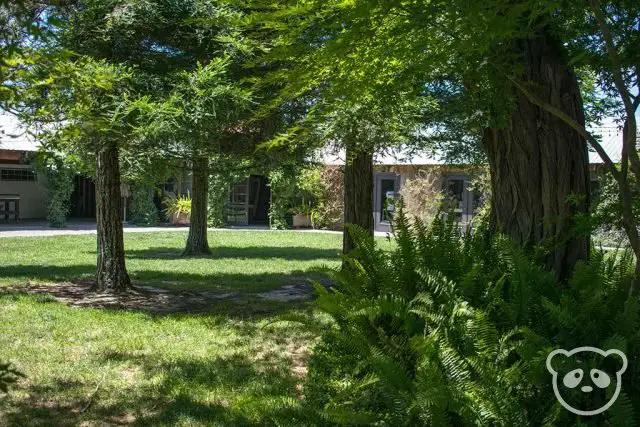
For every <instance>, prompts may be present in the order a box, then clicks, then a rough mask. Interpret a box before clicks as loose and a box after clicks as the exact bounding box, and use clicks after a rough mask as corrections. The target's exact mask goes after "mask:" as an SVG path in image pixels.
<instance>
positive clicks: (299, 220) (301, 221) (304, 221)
mask: <svg viewBox="0 0 640 427" xmlns="http://www.w3.org/2000/svg"><path fill="white" fill-rule="evenodd" d="M293 228H311V218H310V217H309V215H301V214H297V215H294V216H293Z"/></svg>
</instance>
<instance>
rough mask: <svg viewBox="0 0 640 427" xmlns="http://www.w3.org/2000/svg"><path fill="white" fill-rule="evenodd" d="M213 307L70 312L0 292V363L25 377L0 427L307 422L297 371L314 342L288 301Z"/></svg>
mask: <svg viewBox="0 0 640 427" xmlns="http://www.w3.org/2000/svg"><path fill="white" fill-rule="evenodd" d="M256 304H258V303H255V302H254V303H250V302H243V303H239V302H229V301H227V302H220V303H219V304H218V306H217V307H212V311H211V313H212V314H207V315H197V316H196V315H179V314H173V315H167V316H151V315H147V314H143V313H139V312H138V313H132V312H122V311H109V310H96V309H78V308H70V307H67V306H65V305H62V304H60V303H57V302H47V301H46V298H42V297H34V296H24V295H16V294H4V295H1V294H0V324H1V325H2V330H1V332H0V360H3V361H11V362H13V363H14V365H15V366H16V367H17V368H18V370H20V371H21V372H22V373H24V374H25V375H26V378H24V379H21V380H20V381H19V382H18V383H17V384H15V385H13V386H12V387H11V389H10V393H9V394H8V395H7V396H4V397H1V396H0V425H15V426H27V425H29V426H33V425H43V426H49V425H63V426H64V425H105V424H102V423H107V425H116V424H117V425H119V424H134V425H167V426H173V425H225V426H239V425H276V424H277V425H301V424H310V423H311V421H312V419H311V414H308V413H306V412H305V408H304V405H303V404H304V401H303V400H302V399H301V397H300V396H301V391H300V390H299V384H300V383H301V381H302V380H301V377H300V375H298V373H299V372H297V371H296V367H298V370H299V369H300V368H299V366H300V365H302V364H303V363H304V359H305V356H306V355H307V354H308V352H309V349H310V344H311V343H312V341H313V339H314V337H315V335H314V334H313V333H312V332H311V331H310V330H309V329H308V328H307V327H304V326H302V324H298V323H292V322H275V323H273V322H274V321H275V320H277V319H278V318H279V317H280V316H287V315H290V314H293V313H296V314H297V315H298V316H300V315H303V316H306V317H307V318H308V319H309V321H310V322H314V323H318V322H320V321H322V319H318V318H315V317H313V316H314V315H313V314H312V312H310V311H308V310H305V311H302V309H301V308H300V307H299V306H296V305H291V304H288V305H286V306H285V305H283V304H274V303H265V302H260V303H259V305H256Z"/></svg>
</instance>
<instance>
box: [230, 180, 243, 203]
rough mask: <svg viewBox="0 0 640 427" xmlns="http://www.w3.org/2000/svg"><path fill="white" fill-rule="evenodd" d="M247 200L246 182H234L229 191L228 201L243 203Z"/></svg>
mask: <svg viewBox="0 0 640 427" xmlns="http://www.w3.org/2000/svg"><path fill="white" fill-rule="evenodd" d="M246 202H247V182H246V181H244V182H242V183H240V184H234V185H233V186H232V187H231V191H230V192H229V203H235V204H240V203H242V204H244V203H246Z"/></svg>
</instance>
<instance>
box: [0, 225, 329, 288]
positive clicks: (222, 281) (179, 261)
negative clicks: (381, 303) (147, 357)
mask: <svg viewBox="0 0 640 427" xmlns="http://www.w3.org/2000/svg"><path fill="white" fill-rule="evenodd" d="M185 240H186V233H181V232H167V233H126V234H125V250H126V259H127V269H128V271H129V274H130V275H131V278H132V280H133V281H134V282H135V283H137V284H144V285H152V286H157V287H165V288H180V289H193V290H213V291H221V292H222V291H244V292H264V291H267V290H271V289H274V288H278V287H280V286H281V285H283V284H290V283H301V282H302V283H304V282H306V280H307V279H308V278H309V277H319V276H320V274H321V273H319V271H320V270H321V269H322V268H323V267H324V266H327V267H336V266H338V265H339V262H340V247H341V245H342V236H341V235H339V234H328V233H299V232H287V231H283V232H277V231H276V232H270V231H217V232H209V243H210V245H211V248H212V249H213V254H212V255H211V256H206V257H197V258H194V257H191V258H184V257H181V252H182V249H183V247H184V243H185ZM95 263H96V237H95V235H82V236H78V235H76V236H55V237H28V238H25V237H22V238H1V239H0V285H3V284H4V285H7V284H15V283H17V282H26V281H27V280H31V281H34V282H59V281H63V280H72V279H86V278H92V277H93V275H94V274H95Z"/></svg>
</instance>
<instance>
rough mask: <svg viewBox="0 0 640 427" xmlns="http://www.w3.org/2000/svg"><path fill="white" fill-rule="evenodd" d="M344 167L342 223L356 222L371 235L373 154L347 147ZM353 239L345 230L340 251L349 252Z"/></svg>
mask: <svg viewBox="0 0 640 427" xmlns="http://www.w3.org/2000/svg"><path fill="white" fill-rule="evenodd" d="M346 155H347V161H346V164H345V168H344V223H345V224H356V225H359V226H360V227H362V228H364V229H365V230H369V231H370V232H371V234H372V235H373V154H372V153H371V152H366V151H357V152H355V153H354V152H353V151H352V150H350V149H349V147H347V153H346ZM352 249H353V241H352V240H351V237H350V236H349V233H347V232H345V233H344V236H343V242H342V252H343V253H345V254H346V253H349V252H350V251H351V250H352Z"/></svg>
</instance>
